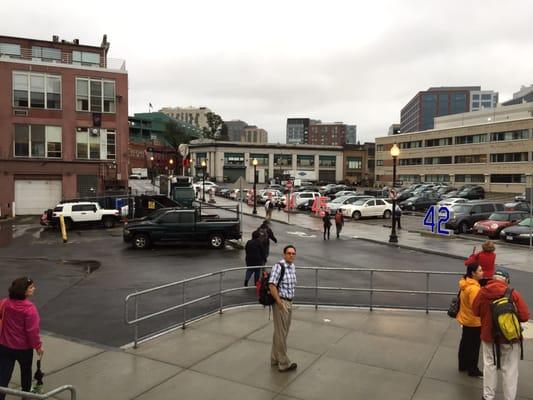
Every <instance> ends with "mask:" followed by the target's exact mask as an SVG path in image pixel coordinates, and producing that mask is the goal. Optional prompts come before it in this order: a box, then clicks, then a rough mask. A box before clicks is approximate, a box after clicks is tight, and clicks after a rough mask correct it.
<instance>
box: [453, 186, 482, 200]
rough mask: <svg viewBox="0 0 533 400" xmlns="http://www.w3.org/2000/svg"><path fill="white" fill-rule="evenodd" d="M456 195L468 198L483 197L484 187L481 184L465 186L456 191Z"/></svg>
mask: <svg viewBox="0 0 533 400" xmlns="http://www.w3.org/2000/svg"><path fill="white" fill-rule="evenodd" d="M457 197H462V198H463V199H469V200H477V199H484V198H485V189H483V187H482V186H469V187H465V188H463V189H462V190H460V191H459V192H458V193H457Z"/></svg>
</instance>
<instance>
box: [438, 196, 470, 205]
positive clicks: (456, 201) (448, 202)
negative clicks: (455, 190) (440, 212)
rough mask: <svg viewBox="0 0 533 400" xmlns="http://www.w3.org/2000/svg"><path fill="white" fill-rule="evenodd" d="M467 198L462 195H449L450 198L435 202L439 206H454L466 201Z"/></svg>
mask: <svg viewBox="0 0 533 400" xmlns="http://www.w3.org/2000/svg"><path fill="white" fill-rule="evenodd" d="M467 202H468V200H467V199H463V198H462V197H450V198H447V199H444V200H441V201H439V202H438V203H437V205H438V206H439V207H442V206H444V207H451V206H454V205H456V204H462V203H467Z"/></svg>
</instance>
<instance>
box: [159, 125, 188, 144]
mask: <svg viewBox="0 0 533 400" xmlns="http://www.w3.org/2000/svg"><path fill="white" fill-rule="evenodd" d="M163 137H164V139H165V141H166V142H167V144H168V145H169V146H170V147H172V148H173V149H175V150H176V152H177V151H178V147H179V145H180V144H182V143H189V142H190V140H191V138H190V137H189V135H188V133H187V130H186V129H185V128H184V127H182V126H180V125H179V124H178V123H177V122H175V121H167V122H166V124H165V131H164V132H163Z"/></svg>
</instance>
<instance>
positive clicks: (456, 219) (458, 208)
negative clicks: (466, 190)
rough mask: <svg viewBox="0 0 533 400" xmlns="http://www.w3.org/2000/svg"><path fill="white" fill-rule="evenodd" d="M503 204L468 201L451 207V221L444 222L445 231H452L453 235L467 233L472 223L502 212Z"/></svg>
mask: <svg viewBox="0 0 533 400" xmlns="http://www.w3.org/2000/svg"><path fill="white" fill-rule="evenodd" d="M503 209H504V207H503V203H496V202H491V201H469V202H467V203H461V204H456V205H454V206H452V207H451V210H450V216H451V219H450V220H449V221H448V222H446V228H447V229H453V231H454V232H455V233H467V232H468V231H470V230H471V229H472V227H473V226H474V223H476V222H477V221H481V220H483V219H488V218H489V216H490V215H491V214H492V213H493V212H495V211H503Z"/></svg>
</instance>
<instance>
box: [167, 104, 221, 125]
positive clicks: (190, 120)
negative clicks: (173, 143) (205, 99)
mask: <svg viewBox="0 0 533 400" xmlns="http://www.w3.org/2000/svg"><path fill="white" fill-rule="evenodd" d="M159 112H162V113H164V114H166V115H168V116H170V117H172V118H174V119H177V120H178V121H181V122H184V123H187V124H190V125H195V126H196V127H198V128H200V129H202V128H209V125H208V123H207V114H208V113H210V112H212V111H211V110H210V109H209V108H207V107H163V108H162V109H160V110H159Z"/></svg>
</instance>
